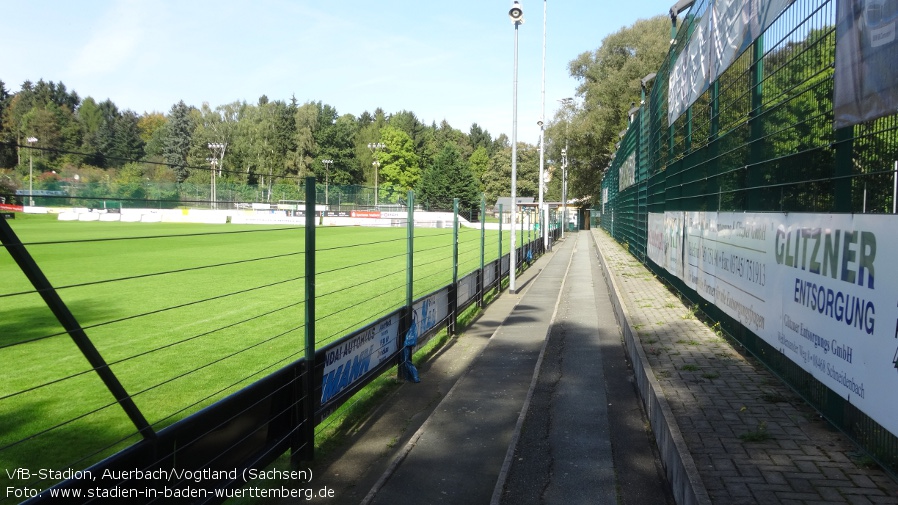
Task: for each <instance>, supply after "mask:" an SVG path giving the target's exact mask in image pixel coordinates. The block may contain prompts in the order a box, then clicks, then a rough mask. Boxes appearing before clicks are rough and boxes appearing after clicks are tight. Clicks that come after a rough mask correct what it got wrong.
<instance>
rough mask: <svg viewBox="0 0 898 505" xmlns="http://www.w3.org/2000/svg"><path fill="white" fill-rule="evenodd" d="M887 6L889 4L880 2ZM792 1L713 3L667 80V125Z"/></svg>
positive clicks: (719, 1)
mask: <svg viewBox="0 0 898 505" xmlns="http://www.w3.org/2000/svg"><path fill="white" fill-rule="evenodd" d="M879 1H882V2H886V1H887V0H879ZM791 3H792V0H714V1H713V3H712V5H711V6H710V8H709V9H707V10H706V11H705V12H703V13H702V14H701V19H700V20H699V21H697V24H696V27H695V30H694V31H693V33H692V35H691V37H690V39H689V42H687V43H686V46H685V47H684V48H683V51H682V52H681V53H680V55H679V56H678V57H677V60H676V62H675V63H674V65H673V66H672V68H671V72H670V77H669V78H668V90H669V92H668V125H672V124H673V123H674V121H676V120H677V118H678V117H680V116H681V115H682V114H683V112H685V111H686V109H688V108H689V106H691V105H692V104H693V103H695V101H696V100H698V97H700V96H701V95H702V93H704V92H705V91H707V90H708V88H709V87H710V86H711V83H712V82H714V81H716V80H717V78H718V77H720V75H721V74H723V73H724V72H725V71H726V70H727V69H728V68H730V66H731V65H732V64H733V63H734V62H735V61H736V59H737V58H739V56H740V55H741V54H742V53H743V52H745V50H746V49H748V47H749V46H750V45H751V44H752V43H753V42H754V41H755V40H757V38H758V37H760V36H761V34H762V33H763V32H764V31H765V30H766V29H767V28H769V27H770V25H772V24H773V22H774V21H776V19H777V18H778V17H779V15H780V14H782V12H783V11H784V10H785V9H786V7H788V6H789V5H790V4H791Z"/></svg>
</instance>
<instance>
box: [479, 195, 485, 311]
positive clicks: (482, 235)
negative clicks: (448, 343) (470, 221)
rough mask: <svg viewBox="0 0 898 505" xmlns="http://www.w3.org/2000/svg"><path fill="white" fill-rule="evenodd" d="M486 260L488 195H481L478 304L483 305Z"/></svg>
mask: <svg viewBox="0 0 898 505" xmlns="http://www.w3.org/2000/svg"><path fill="white" fill-rule="evenodd" d="M485 261H486V195H484V194H481V195H480V274H479V275H478V276H477V305H478V306H480V307H483V294H484V291H486V286H484V282H483V280H484V276H483V268H484V262H485Z"/></svg>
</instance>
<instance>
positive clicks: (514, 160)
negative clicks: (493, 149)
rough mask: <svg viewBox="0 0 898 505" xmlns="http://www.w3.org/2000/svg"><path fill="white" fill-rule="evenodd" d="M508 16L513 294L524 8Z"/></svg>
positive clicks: (514, 7)
mask: <svg viewBox="0 0 898 505" xmlns="http://www.w3.org/2000/svg"><path fill="white" fill-rule="evenodd" d="M508 17H509V18H511V23H512V24H513V25H514V93H513V99H512V102H513V103H512V114H511V122H512V125H511V226H510V228H511V235H510V238H511V240H510V244H511V254H509V260H510V265H509V269H508V275H509V277H508V292H509V293H511V294H514V293H515V292H516V291H517V290H516V288H515V268H516V266H517V265H516V263H517V261H516V260H517V258H516V252H517V251H515V247H516V244H515V224H516V216H517V207H518V195H517V193H518V181H517V179H518V27H519V26H521V25H522V24H524V10H523V9H522V8H521V4H520V2H518V1H517V0H515V1H514V3H513V4H512V5H511V9H510V10H509V11H508Z"/></svg>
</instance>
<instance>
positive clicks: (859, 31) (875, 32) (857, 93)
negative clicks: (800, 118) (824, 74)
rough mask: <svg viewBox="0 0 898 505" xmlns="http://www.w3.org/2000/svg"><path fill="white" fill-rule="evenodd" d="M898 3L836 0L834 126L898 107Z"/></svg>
mask: <svg viewBox="0 0 898 505" xmlns="http://www.w3.org/2000/svg"><path fill="white" fill-rule="evenodd" d="M896 24H898V3H896V2H894V1H893V0H839V1H838V2H837V3H836V62H835V63H836V68H835V75H834V76H833V80H834V84H833V85H834V87H835V93H834V97H833V112H834V115H835V117H834V122H835V126H836V128H842V127H846V126H851V125H854V124H857V123H861V122H864V121H870V120H872V119H876V118H878V117H882V116H885V115H888V114H894V113H895V112H898V67H896V65H895V62H896V61H898V37H896Z"/></svg>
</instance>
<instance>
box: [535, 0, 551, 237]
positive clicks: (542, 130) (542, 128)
mask: <svg viewBox="0 0 898 505" xmlns="http://www.w3.org/2000/svg"><path fill="white" fill-rule="evenodd" d="M546 3H547V0H543V88H542V112H541V113H540V118H539V122H538V124H539V181H538V185H539V205H538V206H537V213H536V214H537V220H536V221H537V222H541V221H542V216H543V195H544V192H543V185H544V184H545V177H544V175H543V174H545V169H546V146H545V144H546V124H545V121H546ZM545 215H546V221H545V222H544V223H543V225H542V233H543V250H544V251H545V250H548V249H549V226H548V224H549V219H548V216H549V213H548V210H547V211H546V212H545Z"/></svg>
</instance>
